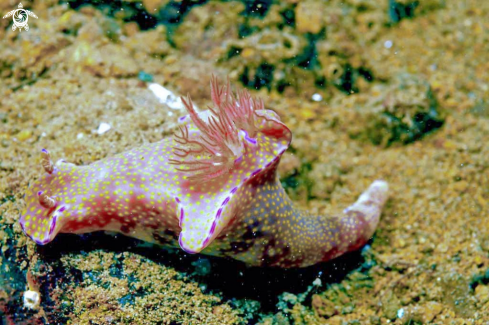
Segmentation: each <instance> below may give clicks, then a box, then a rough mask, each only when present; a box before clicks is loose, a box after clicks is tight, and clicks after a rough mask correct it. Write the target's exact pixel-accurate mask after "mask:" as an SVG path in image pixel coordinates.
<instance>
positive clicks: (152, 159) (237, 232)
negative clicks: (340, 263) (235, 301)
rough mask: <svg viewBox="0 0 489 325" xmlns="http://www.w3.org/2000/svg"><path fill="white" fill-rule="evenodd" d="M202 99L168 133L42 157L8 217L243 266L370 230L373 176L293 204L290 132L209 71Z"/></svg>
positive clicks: (313, 256) (287, 261)
mask: <svg viewBox="0 0 489 325" xmlns="http://www.w3.org/2000/svg"><path fill="white" fill-rule="evenodd" d="M211 94H212V100H213V102H214V108H210V109H209V110H208V111H205V112H202V113H198V112H197V111H196V109H195V108H194V106H193V104H192V102H191V100H190V98H188V99H187V100H183V103H184V104H185V106H186V108H187V110H188V113H189V114H188V115H187V116H185V117H182V118H180V121H181V123H182V125H181V127H180V129H179V131H178V132H177V133H176V134H175V135H174V137H172V138H167V139H164V140H162V141H160V142H156V143H152V144H149V145H145V146H143V147H139V148H136V149H134V150H130V151H128V152H125V153H122V154H119V155H116V156H114V157H110V158H106V159H103V160H100V161H97V162H94V163H92V164H90V165H87V166H75V165H73V164H70V163H66V162H64V161H63V160H61V161H58V162H57V163H56V164H54V163H53V162H52V160H51V157H50V155H49V152H48V151H46V150H44V149H43V151H42V153H41V155H42V165H43V167H44V171H45V172H44V173H43V175H42V176H41V177H40V178H39V179H38V180H36V181H35V182H34V183H33V184H31V186H30V188H29V189H28V190H27V193H26V196H25V202H26V209H25V211H24V212H23V213H22V216H21V218H20V224H21V226H22V229H23V230H24V232H25V233H26V234H27V235H28V236H29V237H30V238H31V239H32V240H34V241H35V242H36V243H38V244H40V245H43V244H46V243H48V242H50V241H52V240H53V238H54V237H55V236H56V234H58V233H60V232H61V233H86V232H92V231H98V230H108V231H116V232H120V233H123V234H125V235H128V236H132V237H135V238H139V239H141V240H144V241H148V242H154V243H158V244H162V245H171V246H180V247H181V248H182V249H183V250H185V251H186V252H188V253H199V252H202V253H206V254H210V255H217V256H225V257H231V258H235V259H238V260H241V261H244V262H245V263H248V264H250V265H255V266H278V267H305V266H308V265H312V264H315V263H318V262H321V261H326V260H329V259H331V258H334V257H336V256H339V255H341V254H343V253H346V252H348V251H352V250H355V249H358V248H359V247H361V246H362V245H364V244H365V243H366V242H367V241H368V240H369V238H370V237H371V236H372V234H373V232H374V231H375V228H376V226H377V223H378V220H379V217H380V214H381V209H382V206H383V205H384V203H385V201H386V199H387V191H388V189H387V183H385V182H384V181H375V182H374V183H373V184H372V185H371V186H370V187H369V188H368V189H367V191H366V192H364V193H363V194H362V195H361V196H360V198H359V199H358V200H357V202H356V203H354V204H353V205H352V206H351V207H349V208H347V209H345V211H344V213H343V214H342V215H340V216H337V217H334V216H320V215H318V216H316V215H310V214H308V213H307V212H306V211H302V210H299V209H296V208H294V206H293V204H292V202H291V200H290V199H289V198H288V196H287V194H286V193H285V191H284V189H283V188H282V186H281V184H280V182H279V179H278V176H277V165H278V163H279V161H280V157H281V155H282V154H283V152H284V151H285V150H286V149H287V148H288V146H289V144H290V141H291V137H292V135H291V132H290V130H289V129H288V128H287V127H286V126H285V125H284V124H283V123H282V122H281V121H280V118H279V117H278V115H277V114H276V113H274V112H273V111H271V110H266V109H265V108H264V105H263V102H261V101H257V100H255V99H253V98H252V97H251V96H250V94H249V93H248V92H247V91H245V90H243V91H241V92H238V93H237V94H236V95H233V94H232V93H231V91H230V87H229V84H227V85H226V86H223V87H221V86H219V85H218V84H217V81H216V79H215V78H213V79H212V81H211Z"/></svg>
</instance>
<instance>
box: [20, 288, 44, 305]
mask: <svg viewBox="0 0 489 325" xmlns="http://www.w3.org/2000/svg"><path fill="white" fill-rule="evenodd" d="M23 300H24V307H26V308H29V309H37V308H39V304H40V303H41V296H40V295H39V292H37V291H32V290H27V291H25V292H24V298H23Z"/></svg>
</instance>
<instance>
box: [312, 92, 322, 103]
mask: <svg viewBox="0 0 489 325" xmlns="http://www.w3.org/2000/svg"><path fill="white" fill-rule="evenodd" d="M311 99H312V100H313V101H315V102H320V101H322V100H323V96H321V94H318V93H316V94H314V95H312V97H311Z"/></svg>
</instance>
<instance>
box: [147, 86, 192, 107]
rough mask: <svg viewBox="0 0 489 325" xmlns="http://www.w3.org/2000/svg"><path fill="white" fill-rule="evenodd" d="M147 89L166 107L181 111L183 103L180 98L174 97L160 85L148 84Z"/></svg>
mask: <svg viewBox="0 0 489 325" xmlns="http://www.w3.org/2000/svg"><path fill="white" fill-rule="evenodd" d="M148 89H149V90H151V91H152V92H153V94H154V95H155V96H156V98H158V101H159V102H160V103H162V104H166V105H168V107H170V108H172V109H183V108H184V106H183V103H182V100H181V99H180V97H177V96H175V95H174V94H173V93H172V92H171V91H169V90H168V89H166V88H165V87H163V86H162V85H160V84H157V83H150V84H149V85H148Z"/></svg>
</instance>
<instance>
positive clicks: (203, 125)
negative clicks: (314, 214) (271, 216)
mask: <svg viewBox="0 0 489 325" xmlns="http://www.w3.org/2000/svg"><path fill="white" fill-rule="evenodd" d="M211 94H212V100H213V103H214V107H213V108H209V114H207V115H206V114H203V113H201V114H199V113H197V112H196V110H195V108H194V106H193V104H192V102H191V100H190V98H188V99H187V100H183V102H184V104H185V106H186V108H187V110H188V112H189V115H190V119H191V121H192V122H193V124H191V123H188V124H185V125H184V126H182V127H181V128H180V131H179V133H177V134H176V135H175V144H176V145H175V147H174V151H173V153H174V155H175V156H177V157H178V159H172V160H171V163H172V164H173V165H175V166H176V169H177V170H178V171H179V172H180V173H182V174H184V175H186V182H184V184H183V187H184V188H185V187H186V189H187V190H186V195H187V196H188V200H187V201H186V202H182V204H181V206H182V210H181V211H180V226H181V228H182V231H181V233H180V237H179V244H180V246H181V247H182V248H183V249H184V250H185V251H187V252H190V253H197V252H200V251H201V250H202V249H204V248H205V247H207V246H208V245H209V244H210V243H212V241H213V240H214V239H215V238H216V237H218V236H219V235H220V234H221V233H222V232H223V230H225V229H226V228H227V227H230V226H232V224H233V222H235V221H236V220H235V219H236V216H237V215H238V214H239V213H238V210H239V209H240V207H243V206H244V205H246V204H247V203H248V202H249V201H250V200H251V194H250V193H249V191H248V190H247V189H246V185H247V184H249V183H250V182H252V181H254V180H256V179H257V178H260V177H262V178H263V177H266V176H269V175H275V168H276V165H277V164H278V162H279V160H280V157H281V155H282V154H283V152H284V151H285V150H286V149H287V148H288V146H289V145H290V141H291V138H292V134H291V132H290V130H289V129H288V128H287V127H286V126H285V125H284V124H283V123H282V122H281V121H280V118H279V116H278V115H277V114H276V113H275V112H273V111H271V110H267V109H265V108H264V105H263V102H262V101H261V100H256V99H254V98H252V97H251V95H250V93H249V92H248V91H246V90H242V91H239V92H238V93H236V94H232V93H231V90H230V87H229V83H228V84H227V85H226V86H223V87H220V86H219V85H218V83H217V80H216V78H214V77H213V78H212V80H211ZM195 205H198V206H199V209H198V211H194V212H192V211H191V210H190V208H189V207H190V206H193V207H194V206H195Z"/></svg>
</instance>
